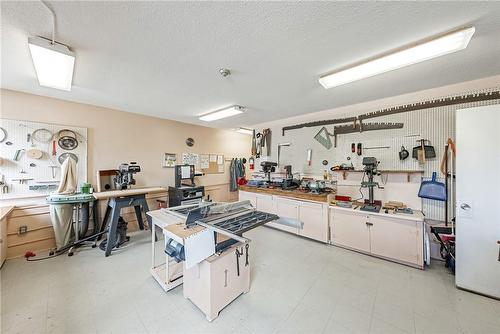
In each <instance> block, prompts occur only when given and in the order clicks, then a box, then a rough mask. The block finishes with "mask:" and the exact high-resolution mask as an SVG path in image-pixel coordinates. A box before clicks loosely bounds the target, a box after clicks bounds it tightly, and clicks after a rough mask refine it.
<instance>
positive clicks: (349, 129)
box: [333, 123, 404, 147]
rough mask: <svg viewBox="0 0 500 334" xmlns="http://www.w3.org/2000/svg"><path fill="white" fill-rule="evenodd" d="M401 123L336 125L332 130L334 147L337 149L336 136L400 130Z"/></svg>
mask: <svg viewBox="0 0 500 334" xmlns="http://www.w3.org/2000/svg"><path fill="white" fill-rule="evenodd" d="M403 126H404V124H403V123H366V124H363V126H362V127H361V125H360V124H356V125H354V126H353V125H338V126H335V127H334V128H333V137H334V146H335V147H337V136H338V135H343V134H347V133H355V132H363V131H375V130H390V129H402V128H403Z"/></svg>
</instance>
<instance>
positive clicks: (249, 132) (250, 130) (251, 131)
mask: <svg viewBox="0 0 500 334" xmlns="http://www.w3.org/2000/svg"><path fill="white" fill-rule="evenodd" d="M236 132H239V133H242V134H244V135H251V134H253V130H252V129H248V128H239V129H238V130H236Z"/></svg>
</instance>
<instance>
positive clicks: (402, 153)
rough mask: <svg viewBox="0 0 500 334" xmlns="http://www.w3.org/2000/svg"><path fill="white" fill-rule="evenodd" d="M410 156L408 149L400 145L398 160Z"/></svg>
mask: <svg viewBox="0 0 500 334" xmlns="http://www.w3.org/2000/svg"><path fill="white" fill-rule="evenodd" d="M409 156H410V153H409V152H408V150H407V149H406V148H405V147H404V146H401V151H399V160H404V159H406V158H408V157H409Z"/></svg>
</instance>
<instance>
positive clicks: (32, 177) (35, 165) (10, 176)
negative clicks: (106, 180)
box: [0, 118, 87, 198]
mask: <svg viewBox="0 0 500 334" xmlns="http://www.w3.org/2000/svg"><path fill="white" fill-rule="evenodd" d="M0 127H1V129H0V158H1V160H0V196H1V198H12V197H29V196H32V195H46V194H49V193H51V192H54V190H56V189H57V187H58V185H59V181H60V179H61V168H60V167H61V164H62V162H64V160H65V158H66V157H67V156H68V155H70V156H71V155H73V157H76V159H77V160H78V162H77V165H76V166H77V175H78V182H79V183H81V182H86V181H87V128H82V127H74V126H67V125H56V124H50V123H40V122H30V121H20V120H10V119H1V118H0ZM2 129H3V130H2ZM68 137H70V138H68Z"/></svg>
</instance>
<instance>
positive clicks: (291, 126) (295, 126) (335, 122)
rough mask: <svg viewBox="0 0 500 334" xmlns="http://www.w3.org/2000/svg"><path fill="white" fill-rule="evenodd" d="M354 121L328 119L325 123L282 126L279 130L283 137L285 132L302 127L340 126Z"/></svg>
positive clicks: (351, 119)
mask: <svg viewBox="0 0 500 334" xmlns="http://www.w3.org/2000/svg"><path fill="white" fill-rule="evenodd" d="M355 121H356V117H346V118H338V119H330V120H325V121H315V122H307V123H302V124H297V125H289V126H284V127H283V128H281V135H282V136H284V135H285V131H288V130H295V129H301V128H304V127H307V128H311V127H315V126H323V125H331V124H342V123H349V122H355Z"/></svg>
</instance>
